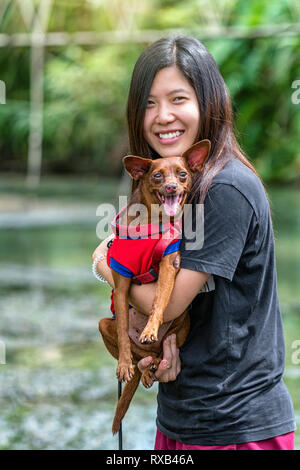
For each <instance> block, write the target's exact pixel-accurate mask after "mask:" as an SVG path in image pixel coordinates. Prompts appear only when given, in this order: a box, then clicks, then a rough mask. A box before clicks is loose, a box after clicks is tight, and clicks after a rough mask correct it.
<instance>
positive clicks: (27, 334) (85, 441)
mask: <svg viewBox="0 0 300 470" xmlns="http://www.w3.org/2000/svg"><path fill="white" fill-rule="evenodd" d="M174 33H182V34H187V35H192V36H195V37H196V38H198V39H200V40H201V41H202V42H203V43H204V44H205V45H206V46H207V48H208V49H209V50H210V52H211V53H212V54H213V56H214V57H215V60H216V62H217V64H218V66H219V68H220V70H221V73H222V74H223V76H224V78H225V81H226V83H227V85H228V87H229V90H230V92H231V96H232V100H233V106H234V112H235V120H236V129H237V132H238V140H239V142H240V144H241V146H242V147H243V149H244V150H245V151H246V153H247V154H248V156H249V159H250V160H251V161H252V162H253V163H254V165H255V166H256V168H257V170H258V172H259V174H260V175H261V177H262V178H263V180H264V182H265V184H266V188H267V190H268V193H269V196H270V200H271V204H272V212H273V224H274V231H275V238H276V256H277V267H278V289H279V299H280V304H281V309H282V316H283V323H284V331H285V340H286V372H285V382H286V384H287V386H288V388H289V390H290V393H291V395H292V398H293V402H294V406H295V410H296V418H297V422H298V426H299V423H300V394H299V390H300V387H299V386H300V289H299V281H300V197H299V196H300V53H299V51H300V3H299V1H298V0H272V2H270V1H269V0H248V1H247V2H245V1H243V0H185V1H184V2H182V1H179V0H41V1H34V0H0V80H1V81H0V237H1V243H0V353H1V356H0V409H1V411H0V449H116V448H117V446H118V442H117V437H116V436H115V437H112V435H111V431H110V430H111V422H112V418H113V414H114V408H115V404H116V400H117V382H116V379H115V367H116V362H115V361H114V359H112V358H111V357H110V355H109V354H108V353H107V352H106V349H105V348H104V346H103V344H102V341H101V338H100V335H99V334H98V320H99V319H100V318H101V317H103V316H109V315H110V314H109V306H110V299H109V297H110V288H109V287H108V286H107V285H103V284H100V283H99V282H98V281H97V280H96V279H95V278H94V277H93V276H92V274H91V254H92V252H93V251H94V249H95V247H96V246H97V245H98V244H99V243H100V241H101V240H100V239H99V238H98V237H97V234H96V226H97V223H98V222H99V216H97V214H96V211H97V207H98V206H99V205H100V204H102V203H104V202H106V203H111V204H116V203H117V198H118V195H119V194H120V193H122V194H126V192H127V191H128V180H127V179H126V177H125V176H124V175H123V172H122V168H121V157H122V156H124V155H125V154H126V152H127V151H128V144H127V136H126V123H125V106H126V99H127V93H128V89H129V83H130V77H131V72H132V70H133V67H134V64H135V62H136V60H137V58H138V56H139V54H140V53H141V52H142V51H143V50H144V49H145V47H146V46H147V45H148V44H149V43H151V42H153V41H154V40H156V39H158V38H160V37H162V36H167V35H172V34H174ZM156 392H157V388H156V386H154V387H153V388H152V389H151V390H149V391H147V390H145V389H143V388H142V387H139V390H138V392H137V393H136V395H135V397H134V401H133V402H132V405H131V407H130V410H129V412H128V414H127V415H126V418H125V421H124V426H123V429H124V431H123V434H124V448H125V449H152V448H153V445H154V436H155V415H156ZM296 447H297V448H298V449H300V431H297V433H296Z"/></svg>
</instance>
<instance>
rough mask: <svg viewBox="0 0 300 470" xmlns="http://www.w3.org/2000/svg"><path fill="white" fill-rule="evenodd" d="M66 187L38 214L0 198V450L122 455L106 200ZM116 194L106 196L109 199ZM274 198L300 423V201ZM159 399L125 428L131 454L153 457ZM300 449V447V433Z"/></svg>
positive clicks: (142, 402) (44, 198) (290, 379)
mask: <svg viewBox="0 0 300 470" xmlns="http://www.w3.org/2000/svg"><path fill="white" fill-rule="evenodd" d="M76 187H77V186H76ZM60 188H61V189H60V198H59V200H58V199H57V191H56V199H55V200H54V199H51V198H50V199H48V198H49V197H50V196H49V194H48V193H47V194H46V195H41V196H40V197H38V198H35V200H34V205H33V204H32V200H31V204H29V203H28V199H27V204H26V197H25V206H24V195H22V197H19V196H18V195H17V194H11V191H12V190H11V189H10V194H8V193H7V188H4V189H5V190H6V192H5V204H3V199H1V197H0V207H1V201H2V208H1V209H2V213H1V214H0V227H1V228H0V236H1V244H0V259H1V264H0V315H1V330H0V340H1V341H3V343H4V344H5V349H6V351H5V352H6V364H3V365H1V364H0V407H1V414H0V449H59V450H60V449H117V448H118V438H117V436H114V437H113V436H112V434H111V422H112V418H113V414H114V408H115V404H116V399H117V382H116V379H115V368H116V361H115V360H114V359H113V358H112V357H111V356H110V355H109V354H108V353H107V351H106V349H105V348H104V346H103V344H102V341H101V338H100V335H99V333H98V321H99V319H100V318H102V317H104V316H107V315H109V305H110V299H109V297H110V288H109V287H108V286H107V285H103V284H100V283H98V281H96V280H95V279H94V278H93V276H92V274H91V253H92V251H93V249H94V248H95V247H96V245H97V244H98V243H99V240H98V239H97V237H96V233H95V228H96V224H97V217H96V216H95V213H96V207H97V205H98V204H99V200H98V194H97V192H95V193H94V196H93V198H90V200H89V199H88V198H85V199H84V197H83V195H84V194H85V191H86V192H87V191H88V189H89V186H88V185H87V186H86V187H85V188H83V189H82V190H81V189H78V188H77V192H79V196H80V197H79V196H78V197H77V198H75V199H74V198H71V196H70V197H67V195H64V191H63V188H62V187H60ZM115 188H116V186H114V187H113V188H112V189H111V190H110V192H109V190H108V187H106V188H105V191H106V194H105V196H106V200H109V199H110V198H111V197H112V195H113V193H114V190H115ZM0 190H1V184H0ZM2 190H3V187H2ZM3 191H4V190H3ZM49 191H50V189H49ZM66 193H67V194H68V191H66ZM101 197H102V200H105V197H104V196H103V194H102V195H101ZM271 197H272V201H273V210H274V209H275V210H274V227H275V233H276V249H277V264H278V282H279V294H280V301H281V304H282V310H283V320H284V326H285V335H286V349H287V372H286V383H287V385H288V388H289V390H290V392H291V394H292V397H293V401H294V405H295V408H296V412H297V421H298V422H300V421H299V418H300V394H299V385H300V374H299V370H300V364H299V365H298V364H295V363H293V361H292V353H293V352H294V351H293V348H292V345H293V341H295V340H297V339H300V292H299V279H300V272H299V269H300V243H299V240H300V237H299V234H300V216H299V214H300V210H299V209H300V208H299V202H298V201H300V198H299V193H298V192H297V191H296V190H291V189H288V190H282V189H281V190H279V189H275V190H273V191H272V192H271ZM71 199H72V201H71ZM82 200H84V204H83V203H82ZM21 201H23V202H22V204H23V206H22V204H21ZM3 206H4V207H3ZM20 207H21V209H22V207H23V209H22V210H21V209H20ZM24 207H25V209H24ZM26 207H27V209H26ZM28 207H29V209H28ZM55 207H57V208H58V209H59V211H58V212H57V214H58V216H57V217H56V212H55V210H53V208H55ZM287 207H288V210H287ZM50 209H51V210H50ZM26 211H27V212H26ZM29 213H30V217H26V214H27V215H28V214H29ZM22 214H23V215H22ZM62 214H65V216H64V217H63V216H62ZM21 215H22V216H21ZM67 215H68V216H67ZM47 221H48V222H47ZM156 393H157V384H155V385H154V387H153V388H152V389H150V390H146V389H144V388H143V387H142V386H140V387H139V389H138V391H137V393H136V395H135V397H134V399H133V402H132V404H131V407H130V409H129V411H128V413H127V415H126V418H125V421H124V425H123V439H124V448H125V449H153V445H154V438H155V416H156ZM298 427H299V426H298ZM296 444H297V448H300V435H299V432H297V434H296Z"/></svg>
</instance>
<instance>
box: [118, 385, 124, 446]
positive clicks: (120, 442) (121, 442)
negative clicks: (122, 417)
mask: <svg viewBox="0 0 300 470" xmlns="http://www.w3.org/2000/svg"><path fill="white" fill-rule="evenodd" d="M121 395H122V382H120V381H118V400H120V398H121ZM119 450H123V436H122V422H121V424H120V429H119Z"/></svg>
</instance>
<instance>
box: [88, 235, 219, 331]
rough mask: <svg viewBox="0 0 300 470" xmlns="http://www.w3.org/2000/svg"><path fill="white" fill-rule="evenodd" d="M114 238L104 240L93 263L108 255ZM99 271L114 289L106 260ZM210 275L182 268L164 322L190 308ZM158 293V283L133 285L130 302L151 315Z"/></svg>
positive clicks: (98, 267)
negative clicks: (109, 245) (99, 257)
mask: <svg viewBox="0 0 300 470" xmlns="http://www.w3.org/2000/svg"><path fill="white" fill-rule="evenodd" d="M112 238H113V235H110V236H109V237H107V238H106V239H105V240H103V241H102V242H101V243H100V245H98V247H97V248H96V250H95V251H94V253H93V255H92V258H93V261H94V260H95V258H96V257H97V256H99V255H105V256H106V254H107V250H108V248H107V243H108V241H109V240H111V239H112ZM97 271H98V272H99V273H100V274H101V275H102V276H103V277H105V279H106V280H107V282H108V283H109V284H110V286H111V287H112V288H114V281H113V277H112V274H111V270H110V268H109V266H108V265H107V263H106V259H101V260H100V261H99V262H98V263H97ZM209 276H210V274H207V273H203V272H198V271H192V270H190V269H184V268H181V269H180V270H179V272H178V274H177V276H176V278H175V285H174V289H173V292H172V294H171V298H170V301H169V303H168V306H167V308H166V310H165V313H164V322H167V321H170V320H174V319H175V318H177V317H179V315H181V314H182V312H184V311H185V309H186V308H187V307H188V306H189V304H190V303H191V302H192V300H193V299H194V298H195V297H196V295H197V294H198V293H199V291H200V290H201V288H202V287H203V285H204V284H205V282H206V281H207V279H208V278H209ZM155 291H156V282H151V283H149V284H142V285H141V286H140V285H137V284H131V287H130V292H129V302H130V304H131V305H133V306H134V308H135V309H136V310H137V311H139V312H141V313H144V314H145V315H149V314H150V312H151V309H152V305H153V302H154V297H155Z"/></svg>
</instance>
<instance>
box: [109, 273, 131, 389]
mask: <svg viewBox="0 0 300 470" xmlns="http://www.w3.org/2000/svg"><path fill="white" fill-rule="evenodd" d="M112 273H113V278H114V283H115V288H114V307H115V312H116V322H117V335H118V350H119V360H118V366H117V371H116V375H117V377H118V379H119V380H120V381H121V382H128V381H129V380H131V379H132V377H133V375H134V368H133V365H132V358H131V349H130V339H129V335H128V327H129V325H128V307H129V303H128V292H129V287H130V283H131V278H129V277H124V276H121V275H120V274H119V273H117V272H115V271H113V270H112Z"/></svg>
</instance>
